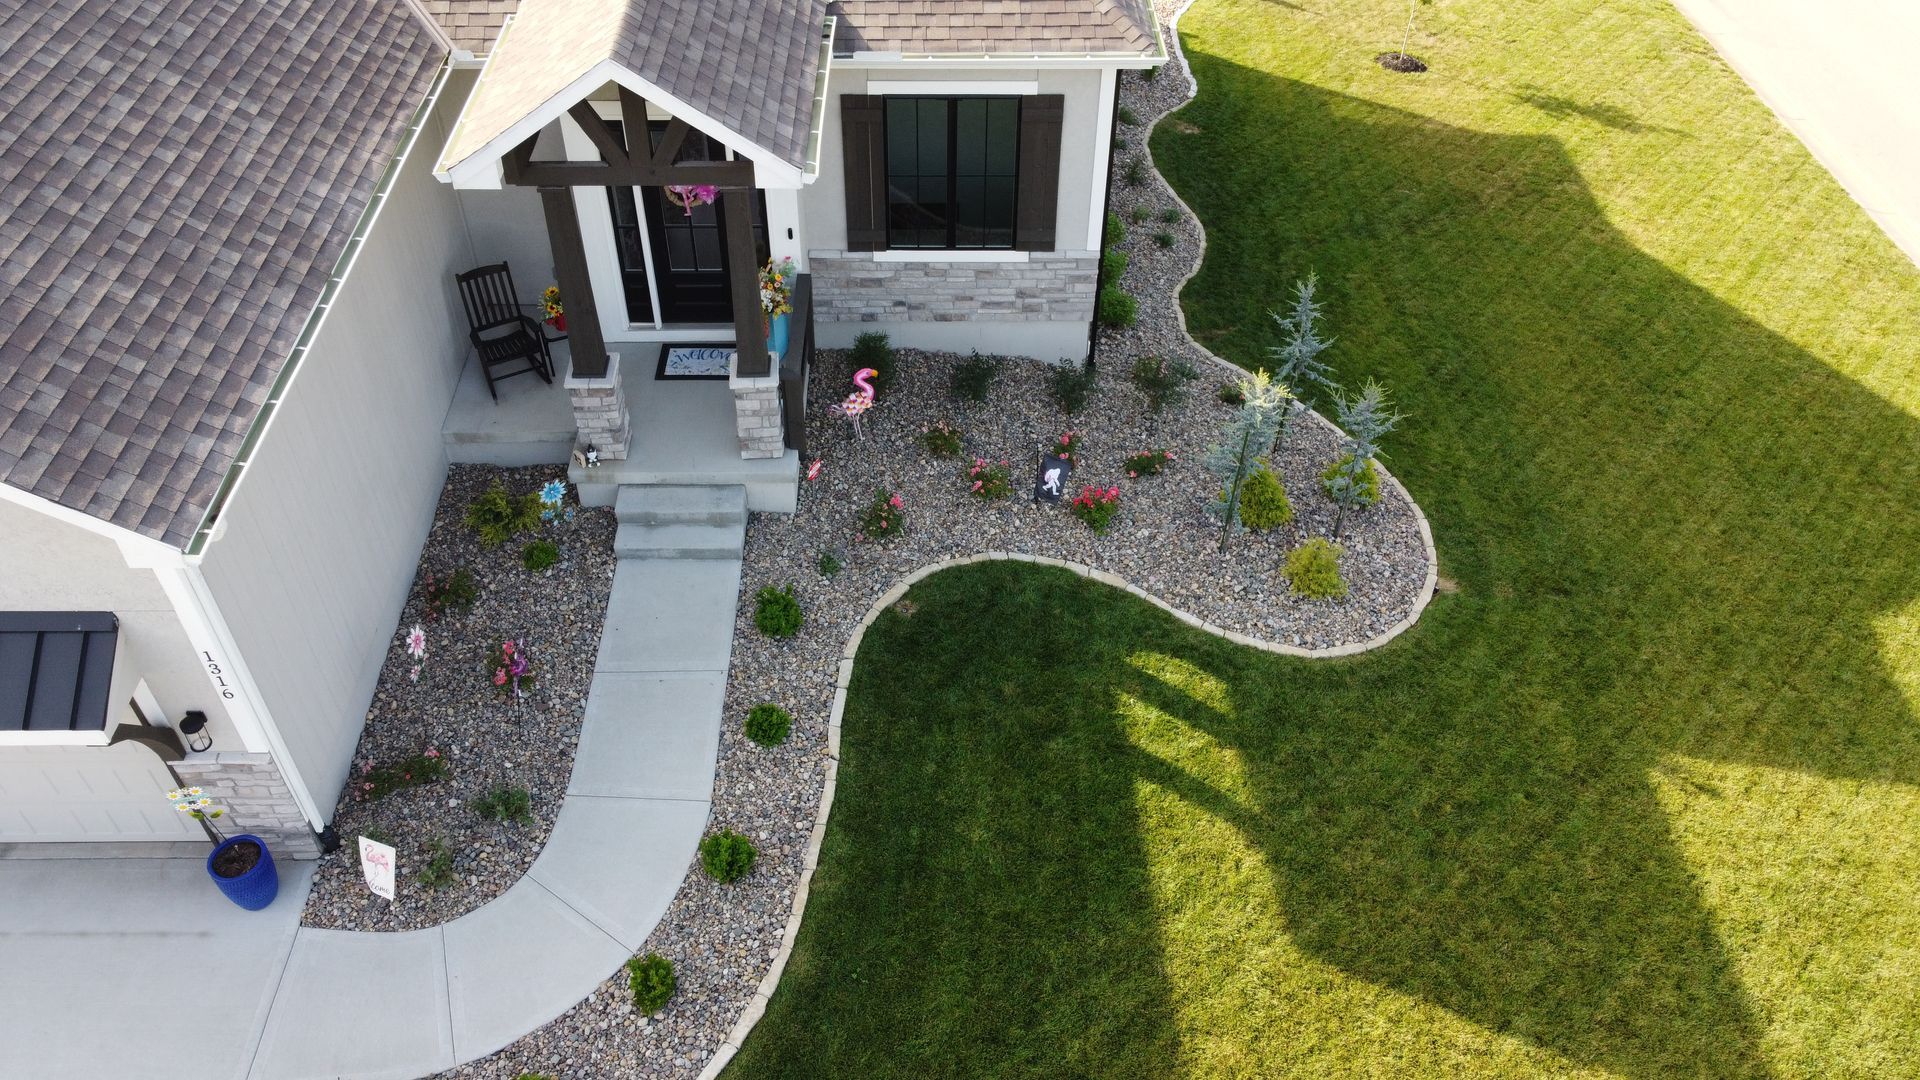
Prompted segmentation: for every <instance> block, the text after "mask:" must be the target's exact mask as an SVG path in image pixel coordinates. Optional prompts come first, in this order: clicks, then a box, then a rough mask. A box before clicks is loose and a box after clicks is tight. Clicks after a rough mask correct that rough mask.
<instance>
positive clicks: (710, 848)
mask: <svg viewBox="0 0 1920 1080" xmlns="http://www.w3.org/2000/svg"><path fill="white" fill-rule="evenodd" d="M754 855H755V852H754V850H753V841H751V840H749V839H747V838H746V837H745V836H743V835H741V834H740V833H737V832H734V831H733V830H732V829H721V830H720V831H719V832H717V833H714V834H713V835H711V836H709V837H707V838H706V839H704V840H702V841H700V866H701V867H702V868H703V869H704V870H706V872H707V876H708V877H710V878H712V879H713V880H715V881H717V882H719V883H720V884H722V885H728V884H732V883H733V882H736V881H739V880H740V879H741V878H743V877H746V876H747V871H749V870H751V869H753V858H754Z"/></svg>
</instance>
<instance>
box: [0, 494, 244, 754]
mask: <svg viewBox="0 0 1920 1080" xmlns="http://www.w3.org/2000/svg"><path fill="white" fill-rule="evenodd" d="M0 567H5V571H4V572H0V611H111V612H113V613H114V614H115V615H118V616H119V617H120V638H119V643H118V645H117V647H116V649H115V652H114V680H113V694H112V697H111V698H109V701H110V702H111V703H112V711H111V712H110V713H109V714H108V719H107V726H108V727H110V728H111V727H112V726H113V725H115V724H118V723H120V722H122V721H127V722H131V721H132V720H133V716H132V713H131V712H130V711H129V710H128V708H127V702H128V701H129V700H130V699H131V698H132V697H133V687H134V684H135V683H136V682H138V681H139V680H141V679H145V680H146V681H147V686H148V688H149V689H151V690H152V691H153V694H154V697H155V698H157V699H158V700H159V703H160V708H161V709H163V710H164V711H165V712H166V715H167V718H168V719H169V720H171V721H174V722H175V723H178V722H179V720H180V716H181V714H183V713H185V712H186V711H187V710H189V709H199V710H200V711H202V712H204V713H206V714H207V724H208V726H209V727H210V728H211V729H212V731H213V736H214V740H215V742H216V743H217V744H219V745H222V746H226V747H229V748H237V747H238V746H239V738H238V736H237V735H235V734H234V731H233V726H232V724H231V722H230V721H229V720H228V719H227V711H226V709H225V708H223V707H222V705H221V699H220V695H219V694H217V693H215V692H214V689H213V685H212V684H211V683H210V682H208V681H207V675H206V671H205V670H204V669H203V668H202V667H201V664H200V658H199V656H198V655H196V654H195V652H194V649H193V643H192V642H191V641H190V640H189V639H188V637H187V634H186V631H185V630H183V629H182V628H181V626H180V620H179V619H178V618H177V617H176V616H175V615H174V611H173V605H172V604H170V603H168V602H167V596H166V593H165V592H163V591H162V590H161V588H160V583H159V581H158V580H157V579H155V577H154V576H153V571H151V570H135V569H131V568H129V567H128V566H127V563H126V560H125V559H123V558H121V555H120V548H119V545H117V544H115V543H114V542H113V541H112V540H109V539H107V538H106V537H104V536H101V535H100V534H98V533H93V532H88V531H87V530H85V529H82V528H80V527H79V526H77V525H69V524H67V523H65V522H62V521H56V520H54V519H53V518H51V517H48V516H46V515H45V514H41V513H38V512H36V511H33V510H29V509H27V508H26V507H23V506H20V505H18V504H15V503H11V502H4V501H0ZM92 749H94V748H91V747H82V748H77V749H76V750H75V751H74V752H75V753H85V752H87V751H89V750H92ZM5 752H6V750H5V748H4V747H0V753H5Z"/></svg>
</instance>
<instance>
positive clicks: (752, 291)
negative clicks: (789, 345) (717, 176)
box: [720, 188, 771, 378]
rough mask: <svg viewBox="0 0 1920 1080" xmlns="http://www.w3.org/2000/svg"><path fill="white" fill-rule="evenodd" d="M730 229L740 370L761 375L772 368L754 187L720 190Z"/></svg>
mask: <svg viewBox="0 0 1920 1080" xmlns="http://www.w3.org/2000/svg"><path fill="white" fill-rule="evenodd" d="M720 200H721V209H722V210H723V211H724V216H725V218H726V229H727V284H728V285H729V286H730V287H731V289H732V292H733V334H734V338H733V347H734V349H736V350H737V351H738V352H739V353H740V364H739V370H740V374H741V375H743V376H746V377H748V378H758V377H760V376H763V375H766V374H768V373H769V372H770V371H771V365H770V364H769V362H768V359H767V331H766V327H765V325H764V324H763V323H762V321H761V314H762V311H761V307H760V256H759V253H758V252H756V251H755V250H754V249H753V191H752V189H749V188H726V189H724V190H722V191H721V192H720Z"/></svg>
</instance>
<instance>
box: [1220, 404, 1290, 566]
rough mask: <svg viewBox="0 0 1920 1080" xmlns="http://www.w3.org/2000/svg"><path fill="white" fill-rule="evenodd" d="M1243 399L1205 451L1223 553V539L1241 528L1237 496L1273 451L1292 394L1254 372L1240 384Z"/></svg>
mask: <svg viewBox="0 0 1920 1080" xmlns="http://www.w3.org/2000/svg"><path fill="white" fill-rule="evenodd" d="M1240 391H1241V394H1242V395H1243V396H1244V398H1245V400H1244V401H1242V402H1241V404H1240V407H1239V408H1238V409H1235V410H1234V411H1233V418H1232V419H1231V420H1228V421H1227V426H1226V429H1225V430H1224V431H1223V432H1221V440H1220V442H1219V443H1218V444H1216V445H1214V446H1210V447H1208V448H1207V456H1206V458H1205V460H1204V464H1205V465H1206V468H1207V471H1208V472H1211V473H1212V474H1213V475H1214V476H1216V477H1219V479H1220V483H1221V489H1220V498H1219V500H1218V501H1217V502H1215V503H1214V505H1213V513H1214V516H1216V517H1218V518H1219V519H1220V550H1221V551H1225V550H1227V537H1228V536H1229V535H1231V534H1232V532H1233V530H1235V529H1236V528H1240V527H1241V522H1240V493H1241V492H1242V491H1243V490H1244V489H1245V488H1246V484H1247V477H1248V476H1250V475H1252V473H1253V471H1254V470H1255V469H1257V468H1259V467H1260V459H1261V458H1262V457H1265V456H1266V454H1267V451H1269V450H1271V449H1272V448H1273V440H1274V438H1275V437H1276V436H1278V435H1279V433H1280V425H1281V424H1282V423H1284V422H1285V420H1286V414H1287V410H1288V401H1289V400H1290V399H1291V398H1292V395H1291V394H1289V393H1288V392H1287V388H1286V387H1284V386H1282V385H1280V384H1279V383H1278V382H1275V381H1274V379H1273V377H1272V376H1270V375H1268V374H1267V373H1266V372H1264V371H1256V372H1254V373H1253V374H1252V375H1250V376H1248V377H1247V378H1245V379H1242V380H1241V381H1240Z"/></svg>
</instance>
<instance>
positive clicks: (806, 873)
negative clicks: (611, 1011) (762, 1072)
mask: <svg viewBox="0 0 1920 1080" xmlns="http://www.w3.org/2000/svg"><path fill="white" fill-rule="evenodd" d="M1392 482H1393V483H1395V484H1396V485H1397V484H1398V481H1392ZM1404 493H1405V492H1404V491H1403V492H1402V494H1404ZM1407 502H1408V504H1409V505H1412V506H1413V507H1414V513H1415V514H1416V515H1419V516H1418V520H1419V522H1420V538H1421V541H1422V542H1423V543H1425V544H1426V547H1427V556H1428V558H1427V581H1426V584H1425V585H1423V586H1422V587H1421V589H1420V599H1419V601H1418V602H1416V603H1415V604H1414V607H1413V610H1412V611H1411V612H1409V613H1408V615H1407V617H1406V618H1404V619H1401V620H1400V621H1399V622H1397V623H1395V624H1394V625H1393V626H1392V627H1390V628H1388V629H1387V630H1386V631H1385V632H1383V633H1381V634H1379V635H1376V636H1375V637H1372V638H1369V639H1368V640H1366V641H1362V642H1357V643H1355V644H1351V645H1335V646H1333V647H1331V648H1326V649H1302V648H1300V647H1299V646H1297V645H1287V644H1284V643H1281V642H1277V641H1265V640H1262V639H1260V638H1256V637H1250V636H1248V635H1246V634H1241V633H1236V632H1234V631H1232V630H1227V629H1224V628H1222V627H1218V626H1215V625H1214V624H1212V623H1210V622H1208V621H1206V620H1205V619H1202V618H1200V617H1199V616H1197V615H1194V614H1191V613H1190V612H1186V611H1182V610H1181V609H1179V608H1177V607H1174V606H1173V605H1172V604H1169V603H1167V602H1166V601H1165V600H1162V599H1160V598H1159V597H1157V596H1155V595H1153V594H1152V593H1150V592H1147V591H1146V590H1145V589H1142V588H1140V587H1139V586H1138V585H1135V584H1134V583H1132V582H1130V581H1128V580H1127V579H1125V578H1123V577H1121V576H1120V575H1118V574H1112V573H1108V572H1107V571H1105V570H1099V569H1096V568H1094V567H1091V566H1088V565H1086V564H1084V563H1077V562H1069V561H1068V560H1066V559H1055V558H1051V557H1049V556H1046V555H1023V554H1021V553H1019V552H1015V551H985V552H981V553H980V554H978V555H964V556H960V557H958V558H952V559H942V560H940V561H939V562H932V563H928V564H927V565H925V566H922V567H920V568H919V569H918V570H915V571H913V572H912V573H910V574H908V575H906V576H905V577H903V578H901V579H900V581H899V582H898V583H897V584H895V585H894V587H893V588H891V589H888V590H887V591H886V592H885V593H883V594H881V596H880V598H879V599H878V600H875V601H874V602H873V605H872V606H871V607H869V608H867V613H866V614H865V615H863V616H861V618H860V625H859V626H857V627H855V628H854V631H853V636H852V637H850V638H848V639H847V647H846V648H845V649H843V650H841V653H840V674H839V675H838V677H836V678H835V680H834V683H833V708H832V710H831V711H829V712H828V714H827V777H826V781H825V783H824V784H823V785H822V787H821V790H820V809H819V810H818V811H817V812H815V814H814V816H813V832H812V834H811V835H810V836H808V838H807V853H806V856H805V857H804V859H803V860H802V862H801V867H800V881H799V883H798V884H797V885H795V887H794V891H793V911H792V912H791V913H790V914H789V915H788V916H787V925H786V928H785V929H784V930H782V931H781V933H780V951H779V952H777V953H775V954H774V957H773V963H772V964H771V965H769V966H768V968H767V973H766V975H764V976H762V977H761V979H760V986H759V987H758V988H757V989H755V990H754V992H753V997H752V999H751V1000H749V1001H748V1002H747V1007H746V1008H745V1009H743V1010H742V1011H741V1013H740V1018H739V1019H738V1020H736V1021H734V1025H733V1030H732V1031H731V1032H729V1033H728V1034H727V1037H726V1040H725V1041H723V1042H722V1043H721V1044H720V1048H719V1049H717V1050H715V1051H714V1052H713V1056H712V1057H710V1058H708V1059H707V1065H706V1068H704V1069H702V1070H700V1080H712V1078H714V1077H718V1076H719V1075H720V1071H721V1070H722V1069H725V1068H726V1067H727V1063H728V1062H731V1061H732V1060H733V1055H734V1054H736V1053H739V1051H740V1046H741V1044H743V1043H745V1042H746V1040H747V1036H748V1035H749V1034H751V1033H752V1031H753V1026H754V1025H755V1024H757V1023H759V1022H760V1018H761V1017H762V1016H764V1015H766V1012H767V1001H768V999H770V998H771V997H772V996H773V991H774V990H775V988H777V987H778V986H779V985H780V976H781V975H782V974H784V973H785V972H786V970H787V958H788V957H789V956H791V955H792V954H793V943H794V941H795V939H797V938H798V937H799V936H800V917H801V915H802V914H803V913H804V912H805V911H806V909H807V893H808V891H809V890H810V889H811V888H812V887H813V871H814V870H815V868H817V867H818V866H819V865H820V845H821V843H822V842H823V841H824V840H825V839H826V836H827V818H828V817H829V816H831V815H832V813H833V796H834V791H835V790H836V788H837V787H838V785H839V777H840V720H841V717H842V715H843V714H845V712H846V711H847V683H848V682H849V681H850V680H851V679H852V677H853V661H854V658H855V656H857V655H858V654H859V652H860V643H861V642H862V641H863V640H864V639H865V638H866V636H867V627H869V626H872V625H873V623H874V620H875V619H878V618H879V617H880V613H881V612H883V611H885V610H886V609H888V608H890V607H892V606H893V605H894V603H895V602H897V601H898V600H900V598H901V597H904V596H906V595H907V590H908V589H910V588H912V587H913V586H914V584H915V583H916V582H919V581H922V580H924V579H926V578H929V577H931V576H933V575H934V574H937V573H939V572H940V571H942V570H950V569H952V568H954V567H956V566H969V565H972V564H973V563H982V562H1026V563H1033V564H1035V565H1037V566H1057V567H1060V568H1061V569H1063V570H1071V571H1073V572H1074V573H1076V574H1079V575H1081V576H1082V577H1086V578H1090V579H1092V580H1094V581H1098V582H1101V583H1103V584H1107V585H1111V586H1113V587H1114V588H1116V589H1120V590H1122V591H1124V592H1127V593H1130V594H1132V595H1134V596H1137V597H1139V598H1140V599H1142V600H1145V601H1146V602H1147V603H1149V604H1152V605H1153V606H1154V607H1157V608H1159V609H1161V610H1162V611H1165V612H1167V613H1168V614H1170V615H1172V616H1173V617H1174V618H1176V619H1179V620H1180V621H1181V622H1184V623H1186V624H1187V625H1189V626H1192V627H1194V628H1196V629H1200V630H1205V631H1206V632H1207V633H1209V634H1213V635H1215V636H1217V637H1223V638H1226V639H1227V640H1228V641H1231V642H1233V643H1235V644H1237V645H1245V646H1248V647H1249V648H1254V649H1260V650H1262V651H1264V652H1270V653H1278V654H1279V655H1281V656H1295V657H1300V658H1303V659H1325V658H1330V657H1336V656H1353V655H1355V654H1358V653H1363V652H1368V651H1370V650H1373V649H1377V648H1379V647H1381V646H1382V645H1385V644H1386V643H1387V642H1389V641H1392V640H1393V639H1394V638H1396V637H1399V636H1400V635H1401V634H1403V633H1405V632H1406V631H1407V629H1408V628H1410V627H1411V626H1413V624H1414V623H1415V622H1418V621H1419V619H1420V613H1421V612H1423V611H1425V610H1426V607H1427V602H1428V601H1429V600H1432V599H1433V590H1434V585H1435V583H1436V580H1437V577H1436V575H1437V571H1436V569H1435V564H1434V562H1433V533H1432V530H1430V529H1429V528H1428V527H1427V519H1426V517H1425V516H1424V515H1420V509H1419V506H1418V505H1417V504H1414V502H1413V500H1412V499H1408V500H1407Z"/></svg>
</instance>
